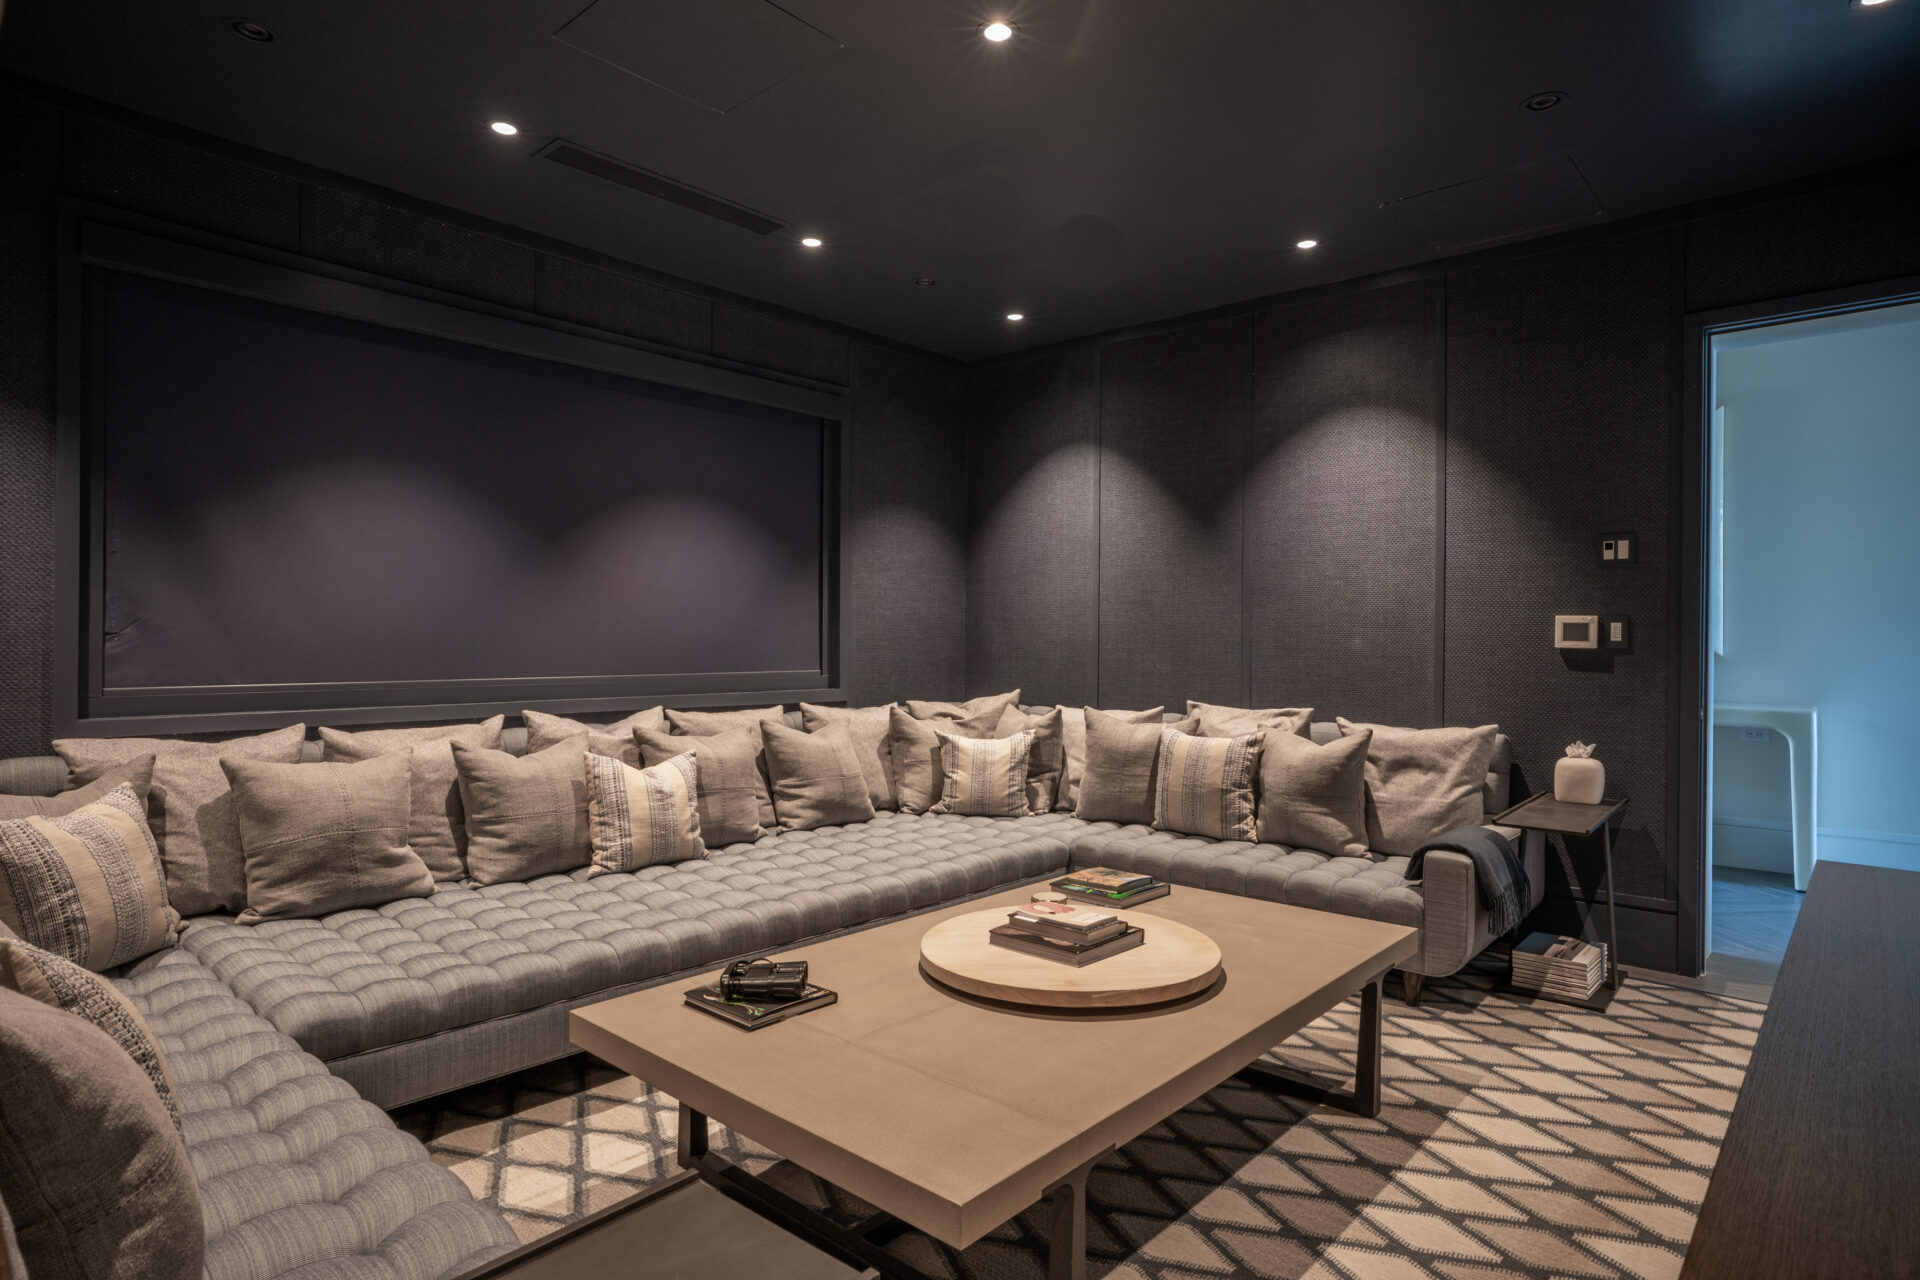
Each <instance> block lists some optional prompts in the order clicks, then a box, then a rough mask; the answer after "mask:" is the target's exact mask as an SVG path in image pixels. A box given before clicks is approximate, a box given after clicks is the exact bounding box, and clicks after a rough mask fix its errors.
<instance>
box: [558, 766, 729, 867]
mask: <svg viewBox="0 0 1920 1280" xmlns="http://www.w3.org/2000/svg"><path fill="white" fill-rule="evenodd" d="M584 754H585V755H586V759H587V827H588V830H589V831H590V832H591V834H592V838H593V865H592V866H590V867H589V868H588V869H587V879H589V880H591V879H593V878H594V877H595V876H607V875H612V874H614V873H615V872H617V871H638V870H639V869H640V868H642V867H651V866H657V865H659V864H661V863H667V862H685V861H687V860H689V859H691V858H704V857H706V856H707V846H706V843H705V842H704V841H703V840H702V839H701V838H700V808H699V792H700V772H699V765H698V764H697V763H696V762H695V760H694V756H693V752H691V751H682V752H681V753H680V754H679V755H677V756H674V757H672V758H671V759H668V760H664V761H662V762H661V763H659V764H656V765H653V766H651V767H649V768H646V769H636V768H634V767H633V766H632V765H630V764H628V763H626V761H624V760H615V759H612V758H611V757H608V756H603V755H600V754H599V753H597V752H594V751H591V750H589V751H587V752H585V753H584Z"/></svg>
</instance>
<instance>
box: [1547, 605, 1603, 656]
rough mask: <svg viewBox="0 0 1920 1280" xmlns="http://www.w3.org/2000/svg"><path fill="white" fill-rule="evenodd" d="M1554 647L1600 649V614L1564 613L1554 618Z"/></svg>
mask: <svg viewBox="0 0 1920 1280" xmlns="http://www.w3.org/2000/svg"><path fill="white" fill-rule="evenodd" d="M1553 647H1554V648H1556V649H1598V648H1599V647H1600V615H1599V614H1597V613H1563V614H1559V615H1557V616H1556V617H1555V618H1554V620H1553Z"/></svg>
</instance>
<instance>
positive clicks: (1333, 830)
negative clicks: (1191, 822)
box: [1259, 729, 1373, 858]
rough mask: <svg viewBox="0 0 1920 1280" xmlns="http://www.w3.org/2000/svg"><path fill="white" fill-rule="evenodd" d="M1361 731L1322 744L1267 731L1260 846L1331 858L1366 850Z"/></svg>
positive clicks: (1366, 734) (1367, 736)
mask: <svg viewBox="0 0 1920 1280" xmlns="http://www.w3.org/2000/svg"><path fill="white" fill-rule="evenodd" d="M1372 741H1373V732H1372V731H1371V730H1369V729H1362V730H1360V731H1359V732H1358V733H1355V734H1353V735H1351V736H1349V737H1344V738H1338V739H1336V740H1334V741H1332V742H1329V743H1327V744H1326V745H1325V746H1321V745H1319V744H1317V743H1315V742H1314V741H1313V740H1312V739H1311V738H1297V737H1295V736H1294V735H1292V734H1290V733H1269V734H1268V735H1267V738H1266V743H1265V745H1264V746H1262V747H1261V749H1260V818H1259V833H1260V834H1259V839H1260V843H1261V844H1280V845H1286V846H1287V847H1288V848H1290V849H1313V850H1315V851H1317V852H1319V853H1324V854H1326V855H1327V856H1329V857H1334V858H1343V857H1344V858H1357V857H1363V856H1365V854H1366V852H1367V744H1368V743H1370V742H1372Z"/></svg>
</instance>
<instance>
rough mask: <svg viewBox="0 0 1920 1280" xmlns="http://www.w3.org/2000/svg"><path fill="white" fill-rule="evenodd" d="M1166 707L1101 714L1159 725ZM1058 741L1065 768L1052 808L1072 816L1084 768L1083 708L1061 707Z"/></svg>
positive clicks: (1084, 713) (1077, 800)
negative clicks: (1064, 755) (1061, 748)
mask: <svg viewBox="0 0 1920 1280" xmlns="http://www.w3.org/2000/svg"><path fill="white" fill-rule="evenodd" d="M1166 710H1167V709H1166V708H1165V707H1151V708H1149V709H1147V710H1145V711H1103V712H1101V714H1102V715H1105V716H1109V717H1111V718H1113V719H1115V720H1120V721H1124V722H1125V723H1127V724H1159V723H1160V721H1161V719H1162V718H1163V717H1164V716H1165V715H1166ZM1060 741H1061V744H1062V746H1063V748H1064V750H1065V753H1066V758H1067V759H1066V766H1065V767H1064V768H1063V769H1062V770H1061V771H1060V790H1059V793H1058V794H1057V795H1056V796H1055V797H1054V801H1053V807H1054V808H1055V809H1057V810H1059V811H1060V812H1062V813H1072V812H1073V809H1074V806H1075V805H1077V804H1079V803H1080V775H1081V774H1083V773H1085V772H1086V769H1087V711H1086V708H1085V707H1061V708H1060Z"/></svg>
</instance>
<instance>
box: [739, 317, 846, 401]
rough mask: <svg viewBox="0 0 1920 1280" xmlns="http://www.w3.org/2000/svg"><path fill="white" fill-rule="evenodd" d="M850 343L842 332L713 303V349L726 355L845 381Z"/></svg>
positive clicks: (824, 379) (822, 378)
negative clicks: (829, 330)
mask: <svg viewBox="0 0 1920 1280" xmlns="http://www.w3.org/2000/svg"><path fill="white" fill-rule="evenodd" d="M849 345H850V344H849V343H848V342H847V340H846V338H845V337H843V336H841V335H840V334H837V333H831V332H828V331H827V330H825V329H816V328H813V327H812V326H810V325H804V324H800V323H799V322H797V321H794V320H785V319H782V318H781V317H779V316H775V315H768V314H767V313H766V312H763V311H750V310H748V309H747V308H745V307H736V306H731V305H729V304H727V303H724V302H718V303H715V304H714V307H713V354H714V355H716V356H720V357H723V358H724V359H728V360H738V361H740V362H741V363H743V364H751V365H758V366H759V367H760V368H762V369H777V370H779V371H780V372H782V373H794V374H799V375H800V376H801V377H803V378H818V379H819V380H820V381H822V382H836V383H840V384H842V385H845V383H846V381H847V374H848V360H849V355H848V347H849Z"/></svg>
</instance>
